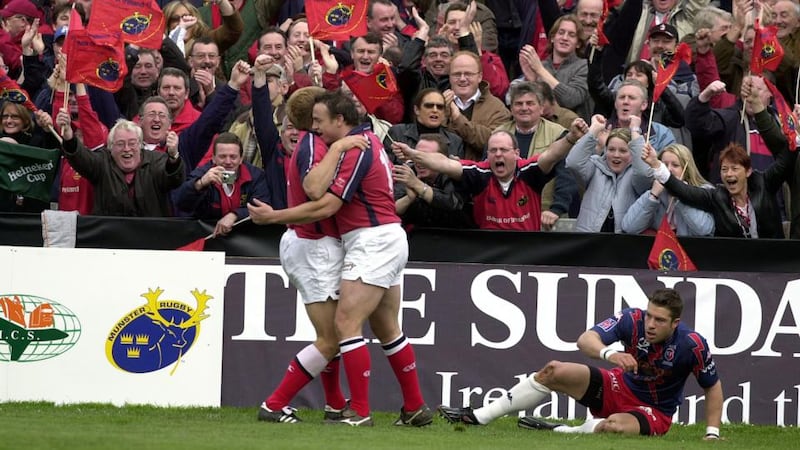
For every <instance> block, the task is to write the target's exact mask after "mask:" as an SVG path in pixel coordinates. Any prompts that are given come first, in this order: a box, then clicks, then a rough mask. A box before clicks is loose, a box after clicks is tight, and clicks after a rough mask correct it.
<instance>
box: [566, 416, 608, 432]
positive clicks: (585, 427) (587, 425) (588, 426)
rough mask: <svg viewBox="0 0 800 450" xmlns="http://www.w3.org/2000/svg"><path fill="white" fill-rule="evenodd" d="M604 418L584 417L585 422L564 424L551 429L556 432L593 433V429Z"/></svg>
mask: <svg viewBox="0 0 800 450" xmlns="http://www.w3.org/2000/svg"><path fill="white" fill-rule="evenodd" d="M604 420H605V419H600V418H592V419H586V422H583V423H582V424H581V425H578V426H575V427H568V426H566V425H564V426H560V427H556V428H554V429H553V431H555V432H557V433H594V429H595V428H596V427H597V425H598V424H599V423H600V422H602V421H604Z"/></svg>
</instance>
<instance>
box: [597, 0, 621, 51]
mask: <svg viewBox="0 0 800 450" xmlns="http://www.w3.org/2000/svg"><path fill="white" fill-rule="evenodd" d="M621 3H622V0H603V14H601V15H600V19H599V20H598V21H597V46H598V47H604V46H606V45H608V44H610V43H611V42H609V40H608V36H606V33H605V32H604V31H603V27H604V26H605V23H606V19H608V14H609V13H610V12H611V10H612V9H614V8H616V7H617V6H619V5H620V4H621Z"/></svg>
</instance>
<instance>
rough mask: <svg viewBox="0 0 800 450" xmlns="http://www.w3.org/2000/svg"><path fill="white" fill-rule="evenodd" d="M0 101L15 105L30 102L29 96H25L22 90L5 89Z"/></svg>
mask: <svg viewBox="0 0 800 450" xmlns="http://www.w3.org/2000/svg"><path fill="white" fill-rule="evenodd" d="M0 100H3V101H8V102H13V103H25V102H27V101H28V96H27V95H25V93H24V92H22V90H21V89H3V93H2V94H0Z"/></svg>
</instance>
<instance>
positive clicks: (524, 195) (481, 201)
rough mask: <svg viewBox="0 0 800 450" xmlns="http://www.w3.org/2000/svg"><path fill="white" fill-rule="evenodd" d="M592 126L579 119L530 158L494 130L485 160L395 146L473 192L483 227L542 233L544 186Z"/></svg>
mask: <svg viewBox="0 0 800 450" xmlns="http://www.w3.org/2000/svg"><path fill="white" fill-rule="evenodd" d="M588 129H589V127H588V126H587V125H586V122H584V121H583V119H575V122H573V124H572V126H571V127H570V129H569V132H565V133H564V134H563V136H562V137H561V138H560V139H558V140H557V141H555V142H554V143H553V144H552V145H550V146H549V147H548V149H547V150H546V151H544V152H543V153H541V154H540V155H538V157H533V158H528V159H520V157H519V145H518V144H517V140H516V138H515V137H514V136H513V135H512V134H511V133H509V132H508V131H495V132H494V133H492V134H491V136H489V140H488V145H487V147H488V150H487V153H488V154H489V157H488V159H487V160H486V161H482V162H475V161H467V160H461V161H457V160H453V159H449V158H447V157H446V156H444V155H442V154H439V153H426V152H422V151H419V150H415V149H412V148H410V147H408V146H407V145H405V144H401V143H396V144H394V145H393V146H392V149H393V150H394V151H395V154H397V153H398V152H399V153H402V156H403V157H404V158H407V159H410V160H411V161H413V162H414V164H415V165H422V166H425V167H427V168H428V169H430V170H434V171H436V172H440V173H443V174H445V175H447V176H448V177H450V178H452V179H453V180H455V181H456V184H457V185H459V184H460V187H461V189H462V190H463V192H467V193H469V194H470V195H472V199H473V202H474V206H473V218H474V220H475V223H476V224H478V227H479V228H481V229H485V230H519V231H539V230H540V229H541V207H540V196H541V193H542V189H543V188H544V185H545V184H546V183H547V182H548V181H550V179H551V178H552V177H553V168H554V167H555V166H556V164H557V163H558V162H560V161H561V160H563V159H564V158H565V157H566V156H567V153H569V150H570V149H571V148H572V145H573V144H574V143H575V142H577V141H578V139H580V138H581V137H582V136H583V135H584V134H585V133H586V132H587V131H588ZM398 157H400V155H398Z"/></svg>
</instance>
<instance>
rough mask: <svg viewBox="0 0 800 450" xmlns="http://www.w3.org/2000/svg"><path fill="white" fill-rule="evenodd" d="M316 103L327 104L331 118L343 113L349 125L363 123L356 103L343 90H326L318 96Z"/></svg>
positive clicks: (345, 121) (343, 117)
mask: <svg viewBox="0 0 800 450" xmlns="http://www.w3.org/2000/svg"><path fill="white" fill-rule="evenodd" d="M315 103H321V104H323V105H325V106H326V107H327V108H328V113H329V114H330V117H331V118H333V117H336V116H338V115H341V116H342V119H344V123H346V124H347V125H350V126H353V127H354V126H356V125H358V124H359V123H361V120H360V118H359V116H358V111H356V104H355V103H353V100H352V99H351V98H350V97H348V96H346V95H344V94H343V93H342V92H341V91H328V92H325V93H324V94H322V95H320V96H319V97H317V99H316V101H315Z"/></svg>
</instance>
